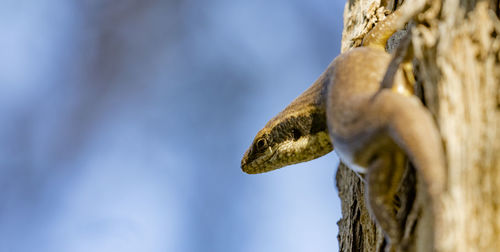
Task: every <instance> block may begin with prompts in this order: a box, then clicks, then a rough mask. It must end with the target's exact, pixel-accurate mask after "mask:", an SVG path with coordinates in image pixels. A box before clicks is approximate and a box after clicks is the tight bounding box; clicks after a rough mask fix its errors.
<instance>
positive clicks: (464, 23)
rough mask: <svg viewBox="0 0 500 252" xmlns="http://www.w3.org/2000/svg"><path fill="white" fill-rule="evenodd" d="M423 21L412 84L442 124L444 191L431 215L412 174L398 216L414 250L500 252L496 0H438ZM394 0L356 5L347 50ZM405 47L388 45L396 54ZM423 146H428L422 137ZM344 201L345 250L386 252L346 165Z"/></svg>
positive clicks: (349, 12) (499, 27) (350, 12)
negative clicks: (445, 171) (396, 49)
mask: <svg viewBox="0 0 500 252" xmlns="http://www.w3.org/2000/svg"><path fill="white" fill-rule="evenodd" d="M429 2H430V3H431V7H430V8H429V9H427V10H425V11H424V12H423V13H422V14H420V15H419V16H418V17H417V18H416V19H417V20H416V27H415V29H414V33H413V37H412V40H413V47H414V52H415V61H414V62H415V66H416V69H415V76H416V78H417V80H418V81H419V83H421V85H422V87H423V88H422V89H420V90H423V97H424V98H423V102H424V104H426V106H427V107H428V108H429V110H430V111H431V112H432V113H433V115H434V116H435V119H436V122H437V124H438V126H439V129H440V133H441V136H442V139H443V145H444V147H445V150H446V160H447V165H448V179H447V181H446V182H445V181H443V183H447V191H446V193H445V194H444V195H442V197H441V205H442V206H443V207H442V211H440V212H439V213H436V214H435V216H434V217H432V216H431V212H430V209H429V205H428V204H426V202H427V201H426V198H425V196H423V193H420V192H421V191H422V190H425V189H424V188H422V189H420V188H421V187H422V186H423V185H422V184H420V183H418V181H419V179H418V174H415V171H414V170H413V169H412V168H411V167H409V169H408V173H407V176H406V179H405V182H404V183H403V186H402V188H401V191H400V193H399V194H398V196H399V202H400V204H401V208H400V209H399V210H398V218H400V221H401V223H402V225H403V226H404V227H405V237H407V238H408V239H409V241H410V248H409V250H410V251H429V250H431V247H430V246H432V243H433V237H432V234H433V233H434V232H435V237H436V238H435V239H434V244H435V247H436V251H498V250H500V21H499V20H498V17H497V16H498V14H499V3H498V0H495V1H493V0H489V1H472V0H470V1H467V0H461V1H460V0H432V1H429ZM396 5H398V4H396V3H395V1H383V0H382V1H381V0H349V1H348V3H347V4H346V7H345V12H344V32H343V38H342V52H344V51H346V50H348V49H349V48H351V47H355V46H359V45H360V44H361V40H362V38H363V36H364V35H365V34H366V33H367V32H368V31H369V30H370V29H371V28H372V27H373V24H374V23H376V22H377V21H379V20H380V19H382V18H384V16H385V14H386V13H387V11H392V10H393V8H394V6H396ZM397 41H398V39H397V38H396V39H393V40H392V41H390V42H389V45H388V47H389V48H391V47H393V46H394V44H396V43H397ZM423 141H425V139H423ZM337 187H338V189H339V195H340V198H341V201H342V215H343V217H342V219H341V220H340V221H339V223H338V224H339V236H338V239H339V246H340V250H341V251H383V250H384V247H385V242H384V238H383V235H382V232H381V230H380V229H379V228H377V226H376V225H375V224H374V222H373V221H372V220H371V218H370V216H369V214H368V211H367V209H366V205H365V201H364V185H363V183H362V182H361V181H360V179H359V178H358V177H357V176H356V175H355V174H354V173H353V172H352V171H350V170H349V169H348V168H346V167H345V166H344V165H341V166H340V167H339V170H338V172H337Z"/></svg>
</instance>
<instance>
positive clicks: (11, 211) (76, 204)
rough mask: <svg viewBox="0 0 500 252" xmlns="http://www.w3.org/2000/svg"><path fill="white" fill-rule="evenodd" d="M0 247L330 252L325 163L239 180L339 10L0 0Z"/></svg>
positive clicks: (331, 193)
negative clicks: (257, 139)
mask: <svg viewBox="0 0 500 252" xmlns="http://www.w3.org/2000/svg"><path fill="white" fill-rule="evenodd" d="M2 5H3V6H2V8H0V15H1V16H2V20H0V30H1V31H2V33H3V34H2V37H1V39H0V55H1V56H2V57H0V69H1V70H0V120H1V121H2V123H1V124H0V157H1V158H0V188H2V189H1V190H0V197H1V198H2V201H0V223H2V225H0V251H16V252H17V251H56V252H57V251H152V252H155V251H182V252H184V251H186V252H191V251H214V252H216V251H242V252H246V251H248V252H250V251H289V252H300V251H337V250H338V245H337V238H336V235H337V225H336V222H337V221H338V220H339V218H340V205H339V200H338V196H337V190H336V188H335V180H334V175H335V171H336V168H337V163H338V160H337V157H336V155H335V154H334V153H331V154H329V155H327V156H325V157H322V158H320V159H318V160H314V161H311V162H308V163H303V164H298V165H293V166H290V167H286V168H284V169H280V170H277V171H274V172H271V173H267V174H261V175H247V174H244V173H243V172H241V170H240V167H239V166H240V160H241V157H242V155H243V153H244V151H245V150H246V148H247V147H248V145H249V144H250V143H251V141H252V139H253V137H254V135H255V133H256V132H257V131H258V130H259V129H260V128H261V127H262V126H263V125H264V124H265V123H266V122H267V120H269V119H270V118H271V117H272V116H273V115H275V114H276V113H277V112H279V111H280V110H281V109H282V108H284V107H285V106H286V105H287V104H288V103H289V102H290V101H291V100H293V98H295V97H296V96H298V95H299V94H300V93H301V92H302V91H303V90H305V89H306V88H307V87H308V86H309V85H310V84H311V83H312V82H314V80H315V79H316V78H317V77H318V76H319V75H320V74H321V72H322V71H323V70H324V68H325V67H326V66H327V65H328V64H329V62H330V61H331V60H332V59H333V58H334V57H335V56H336V55H337V54H338V53H339V48H340V38H341V29H342V11H343V6H344V2H343V1H332V0H312V1H305V0H293V1H286V0H270V1H264V0H257V1H243V0H232V1H231V0H212V1H201V0H184V1H180V0H177V1H174V0H172V1H168V0H167V1H154V0H144V1H132V0H126V1H120V2H119V3H117V2H116V1H109V0H105V1H82V2H79V1H63V0H39V1H28V0H18V1H4V2H3V3H2Z"/></svg>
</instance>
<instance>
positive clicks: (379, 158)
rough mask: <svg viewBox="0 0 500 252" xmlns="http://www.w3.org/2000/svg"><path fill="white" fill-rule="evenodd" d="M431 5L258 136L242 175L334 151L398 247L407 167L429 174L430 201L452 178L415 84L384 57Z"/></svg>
mask: <svg viewBox="0 0 500 252" xmlns="http://www.w3.org/2000/svg"><path fill="white" fill-rule="evenodd" d="M425 3H426V1H425V0H417V1H415V3H414V5H413V7H414V8H410V7H409V5H406V4H403V6H401V8H399V9H398V10H396V11H395V12H393V13H392V14H391V15H389V16H388V17H387V18H386V19H385V20H383V21H382V22H380V23H378V24H377V25H376V26H375V27H374V28H373V29H372V31H370V33H368V34H367V36H366V37H365V39H364V41H363V46H362V47H359V48H354V49H352V50H350V51H348V52H345V53H343V54H341V55H339V56H338V57H337V58H335V59H334V60H333V61H332V63H330V65H329V66H328V68H327V69H326V70H325V72H323V74H322V75H321V76H320V77H319V78H318V80H316V81H315V82H314V83H313V85H312V86H311V87H309V88H308V89H307V90H306V91H305V92H304V93H303V94H301V95H300V96H299V97H297V98H296V99H295V100H294V101H293V102H292V103H290V105H288V106H287V107H286V108H285V109H284V110H283V111H282V112H280V113H279V114H278V115H276V116H275V117H274V118H273V119H271V120H270V121H269V122H268V123H267V124H266V126H265V127H264V128H263V129H261V130H260V131H259V132H258V133H257V136H256V137H255V139H254V141H253V143H252V145H251V146H250V148H249V149H248V150H247V152H246V153H245V154H244V156H243V159H242V162H241V168H242V170H243V171H244V172H246V173H251V174H254V173H262V172H267V171H271V170H275V169H278V168H281V167H283V166H286V165H290V164H295V163H299V162H304V161H308V160H311V159H315V158H317V157H320V156H322V155H325V154H326V153H328V152H330V151H332V150H333V148H334V147H335V151H336V152H337V154H338V155H339V158H340V159H341V160H342V162H343V163H345V164H346V165H347V166H348V167H349V168H351V169H352V170H354V171H355V172H357V173H362V174H364V175H365V176H366V177H365V178H366V180H365V184H366V188H367V198H366V201H367V205H368V206H369V210H370V212H371V214H372V216H373V217H374V219H375V220H376V221H377V223H378V224H379V225H380V226H381V227H382V229H383V230H384V233H385V235H386V237H387V238H388V240H389V243H391V244H393V245H395V246H397V245H398V243H400V242H401V238H402V237H401V236H402V231H401V226H400V225H399V223H398V222H397V221H396V217H395V212H394V206H393V201H394V195H395V194H396V192H397V189H398V187H399V185H400V181H401V180H402V178H403V174H404V171H405V162H406V159H407V158H408V159H409V160H410V161H411V162H412V163H413V164H414V165H415V167H416V168H417V171H418V172H420V173H421V174H422V177H423V178H424V181H425V183H426V186H427V187H428V193H429V194H430V195H431V198H433V197H434V198H435V197H437V195H438V194H439V193H440V192H441V191H442V190H443V184H444V182H442V181H444V177H445V176H444V170H445V168H444V154H443V149H442V145H441V141H440V136H439V131H438V129H437V127H436V125H435V123H434V121H433V119H432V116H431V115H430V113H429V112H428V111H427V110H426V109H425V107H424V106H423V105H422V103H421V102H420V100H418V98H416V97H415V96H413V88H412V84H413V83H411V81H412V80H411V78H408V77H405V73H404V71H403V69H402V67H401V66H400V63H398V62H400V61H397V60H394V57H393V56H392V55H390V54H389V53H387V52H385V50H384V48H385V43H386V41H387V39H388V38H389V37H390V36H391V35H392V34H393V33H394V32H395V31H397V30H398V29H401V28H403V27H404V25H405V24H406V23H407V22H408V21H409V20H410V19H411V18H412V17H413V16H414V15H416V13H418V12H419V11H421V10H422V9H423V7H424V6H425ZM404 49H405V48H403V50H404ZM394 62H396V63H394ZM393 63H394V64H393ZM386 75H390V76H389V78H387V76H386ZM388 81H390V83H388Z"/></svg>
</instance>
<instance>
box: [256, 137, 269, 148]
mask: <svg viewBox="0 0 500 252" xmlns="http://www.w3.org/2000/svg"><path fill="white" fill-rule="evenodd" d="M255 146H256V147H257V150H258V151H261V150H263V149H264V148H265V147H267V141H266V139H265V138H261V139H259V140H257V143H255Z"/></svg>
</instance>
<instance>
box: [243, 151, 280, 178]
mask: <svg viewBox="0 0 500 252" xmlns="http://www.w3.org/2000/svg"><path fill="white" fill-rule="evenodd" d="M276 154H278V152H277V151H273V153H272V154H271V156H269V157H268V158H266V159H256V160H254V161H252V162H250V163H247V162H242V163H241V169H242V170H243V171H244V172H246V173H248V174H258V173H264V172H268V171H271V170H273V169H269V167H268V163H269V161H270V160H271V159H273V158H275V157H276ZM262 167H263V168H262Z"/></svg>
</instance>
